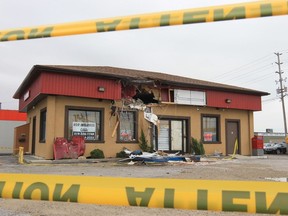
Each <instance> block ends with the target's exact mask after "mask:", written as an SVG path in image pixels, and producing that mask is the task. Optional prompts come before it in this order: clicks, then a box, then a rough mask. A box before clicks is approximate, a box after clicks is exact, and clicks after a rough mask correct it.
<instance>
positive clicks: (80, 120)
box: [65, 107, 104, 142]
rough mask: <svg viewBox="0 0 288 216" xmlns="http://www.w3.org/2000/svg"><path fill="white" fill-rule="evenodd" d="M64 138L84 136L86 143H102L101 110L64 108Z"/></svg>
mask: <svg viewBox="0 0 288 216" xmlns="http://www.w3.org/2000/svg"><path fill="white" fill-rule="evenodd" d="M66 119H67V120H66V128H67V129H66V130H65V132H66V137H67V138H68V139H71V137H72V136H84V138H85V141H86V142H103V139H104V137H103V135H104V134H103V128H104V125H103V124H104V123H103V109H93V108H82V107H81V108H74V107H66Z"/></svg>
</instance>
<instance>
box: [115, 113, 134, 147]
mask: <svg viewBox="0 0 288 216" xmlns="http://www.w3.org/2000/svg"><path fill="white" fill-rule="evenodd" d="M119 121H120V124H119V131H118V141H119V142H135V141H136V140H137V128H136V121H137V118H136V112H131V111H123V112H120V114H119Z"/></svg>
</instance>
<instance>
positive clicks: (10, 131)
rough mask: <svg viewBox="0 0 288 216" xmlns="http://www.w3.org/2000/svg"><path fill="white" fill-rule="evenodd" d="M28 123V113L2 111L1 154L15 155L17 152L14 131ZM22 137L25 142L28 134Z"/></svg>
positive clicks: (0, 119) (0, 130)
mask: <svg viewBox="0 0 288 216" xmlns="http://www.w3.org/2000/svg"><path fill="white" fill-rule="evenodd" d="M26 121H27V114H26V113H21V112H19V111H18V110H0V154H13V153H14V152H15V150H16V149H15V148H16V147H15V145H14V140H15V138H14V137H15V133H14V129H15V128H16V127H18V126H21V125H24V124H26ZM22 135H23V137H22V140H23V138H24V136H26V134H25V135H24V134H22ZM25 141H26V140H25Z"/></svg>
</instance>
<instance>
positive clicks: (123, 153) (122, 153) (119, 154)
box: [116, 151, 128, 158]
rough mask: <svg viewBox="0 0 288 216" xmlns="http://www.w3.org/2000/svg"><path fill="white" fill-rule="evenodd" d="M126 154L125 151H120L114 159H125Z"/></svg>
mask: <svg viewBox="0 0 288 216" xmlns="http://www.w3.org/2000/svg"><path fill="white" fill-rule="evenodd" d="M127 157H128V156H127V154H126V153H125V151H120V152H118V153H116V158H127Z"/></svg>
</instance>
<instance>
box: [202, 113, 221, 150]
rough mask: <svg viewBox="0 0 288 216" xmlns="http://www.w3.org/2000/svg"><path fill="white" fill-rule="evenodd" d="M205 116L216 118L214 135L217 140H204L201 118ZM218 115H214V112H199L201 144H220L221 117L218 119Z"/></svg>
mask: <svg viewBox="0 0 288 216" xmlns="http://www.w3.org/2000/svg"><path fill="white" fill-rule="evenodd" d="M205 117H208V118H216V137H217V138H218V140H217V141H205V140H204V128H203V127H204V124H203V119H204V118H205ZM220 117H221V116H220V115H216V114H201V140H202V142H203V144H221V143H222V142H221V124H220V122H221V119H220Z"/></svg>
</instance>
